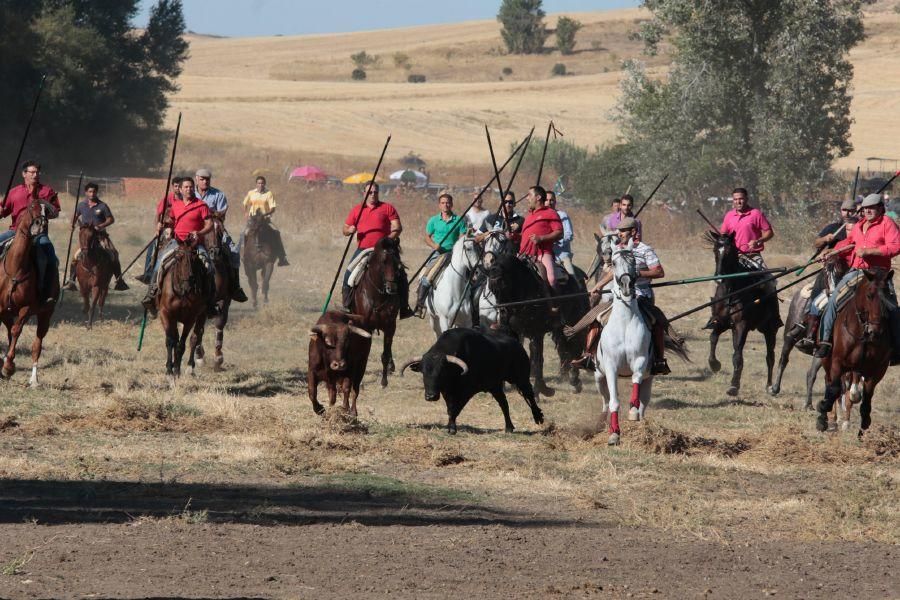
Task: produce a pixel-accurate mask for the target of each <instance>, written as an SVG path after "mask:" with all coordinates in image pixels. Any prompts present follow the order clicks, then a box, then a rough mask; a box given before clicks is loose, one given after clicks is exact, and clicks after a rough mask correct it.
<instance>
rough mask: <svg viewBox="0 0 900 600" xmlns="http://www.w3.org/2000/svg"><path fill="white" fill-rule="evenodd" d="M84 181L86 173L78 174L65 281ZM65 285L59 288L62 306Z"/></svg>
mask: <svg viewBox="0 0 900 600" xmlns="http://www.w3.org/2000/svg"><path fill="white" fill-rule="evenodd" d="M82 181H84V171H82V172H81V173H79V174H78V188H77V189H76V190H75V208H74V209H72V228H71V230H70V231H69V245H68V247H67V248H66V266H65V267H63V281H65V280H66V279H67V278H68V277H69V258H70V257H71V256H72V238H73V237H74V236H75V216H76V215H77V214H78V201H79V199H80V198H81V182H82ZM65 290H66V286H65V285H61V286H60V287H59V303H60V304H62V299H63V293H64V292H65Z"/></svg>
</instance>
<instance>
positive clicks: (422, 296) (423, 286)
mask: <svg viewBox="0 0 900 600" xmlns="http://www.w3.org/2000/svg"><path fill="white" fill-rule="evenodd" d="M430 291H431V284H430V283H429V282H428V280H427V279H422V280H421V281H419V289H418V290H416V308H415V309H413V311H412V312H413V315H415V316H417V317H419V318H420V319H424V318H425V301H426V300H428V293H429V292H430Z"/></svg>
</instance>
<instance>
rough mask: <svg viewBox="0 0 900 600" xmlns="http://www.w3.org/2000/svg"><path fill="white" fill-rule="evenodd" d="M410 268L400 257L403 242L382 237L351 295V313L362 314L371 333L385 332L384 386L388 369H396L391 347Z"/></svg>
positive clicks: (403, 301)
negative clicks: (407, 267)
mask: <svg viewBox="0 0 900 600" xmlns="http://www.w3.org/2000/svg"><path fill="white" fill-rule="evenodd" d="M407 288H408V286H407V283H406V271H405V270H404V267H403V262H402V261H401V260H400V242H399V241H397V240H395V239H393V238H389V237H385V238H381V239H380V240H378V243H376V244H375V248H374V249H373V251H372V254H371V255H370V257H369V264H368V266H367V267H366V271H365V273H363V275H362V277H361V278H360V281H359V284H358V285H357V286H356V288H354V290H353V294H352V296H351V298H350V306H349V307H348V308H349V309H350V312H351V313H354V314H357V315H359V316H360V317H362V320H361V321H360V322H359V326H360V327H362V328H363V329H365V330H366V331H368V332H370V333H371V332H374V331H381V332H382V333H384V351H383V352H382V353H381V387H386V386H387V375H388V371H390V372H391V373H393V372H394V357H393V354H392V353H391V347H392V346H393V344H394V332H395V331H396V329H397V315H398V314H399V312H400V307H401V306H403V305H404V304H405V303H406V301H407V293H408V290H407Z"/></svg>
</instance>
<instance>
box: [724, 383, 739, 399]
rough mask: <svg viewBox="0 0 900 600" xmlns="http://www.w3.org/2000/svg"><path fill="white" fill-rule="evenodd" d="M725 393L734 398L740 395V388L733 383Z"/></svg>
mask: <svg viewBox="0 0 900 600" xmlns="http://www.w3.org/2000/svg"><path fill="white" fill-rule="evenodd" d="M725 393H726V394H728V395H729V396H731V397H732V398H733V397H735V396H737V395H738V388H737V386H734V385H733V386H731V387H730V388H728V389H727V390H725Z"/></svg>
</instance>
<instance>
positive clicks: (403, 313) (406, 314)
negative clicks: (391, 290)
mask: <svg viewBox="0 0 900 600" xmlns="http://www.w3.org/2000/svg"><path fill="white" fill-rule="evenodd" d="M399 279H400V281H399V288H400V289H399V290H398V292H399V294H400V298H402V299H403V302H402V304H400V312H399V313H398V315H397V316H398V317H400V318H401V319H408V318H410V317H411V316H413V315H414V314H415V313H414V312H413V309H411V308H410V307H409V280H408V279H407V278H406V268H404V267H401V268H400V277H399Z"/></svg>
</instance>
